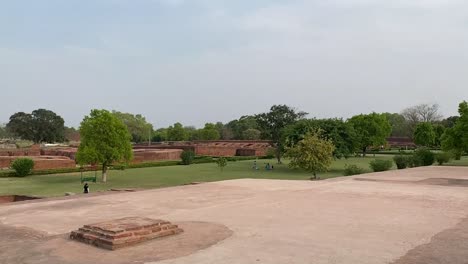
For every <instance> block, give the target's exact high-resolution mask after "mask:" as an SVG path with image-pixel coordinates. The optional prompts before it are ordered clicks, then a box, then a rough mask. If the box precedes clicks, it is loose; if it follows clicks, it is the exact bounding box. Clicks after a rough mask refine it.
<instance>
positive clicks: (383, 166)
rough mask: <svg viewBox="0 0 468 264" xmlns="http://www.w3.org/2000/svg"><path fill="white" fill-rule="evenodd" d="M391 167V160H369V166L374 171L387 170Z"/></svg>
mask: <svg viewBox="0 0 468 264" xmlns="http://www.w3.org/2000/svg"><path fill="white" fill-rule="evenodd" d="M392 167H393V161H391V160H381V159H376V160H373V161H371V162H370V168H371V169H372V170H373V171H374V172H379V171H388V170H390V169H391V168H392Z"/></svg>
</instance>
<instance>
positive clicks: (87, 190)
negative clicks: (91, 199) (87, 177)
mask: <svg viewBox="0 0 468 264" xmlns="http://www.w3.org/2000/svg"><path fill="white" fill-rule="evenodd" d="M83 193H89V185H88V183H85V185H84V186H83Z"/></svg>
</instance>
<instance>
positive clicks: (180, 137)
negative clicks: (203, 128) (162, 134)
mask: <svg viewBox="0 0 468 264" xmlns="http://www.w3.org/2000/svg"><path fill="white" fill-rule="evenodd" d="M188 139H189V134H188V132H187V130H186V129H185V128H184V126H183V125H182V124H181V123H175V124H174V125H173V126H170V127H168V128H167V140H169V141H185V140H188Z"/></svg>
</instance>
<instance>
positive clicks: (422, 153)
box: [414, 148, 435, 166]
mask: <svg viewBox="0 0 468 264" xmlns="http://www.w3.org/2000/svg"><path fill="white" fill-rule="evenodd" d="M414 158H415V159H417V160H418V161H419V165H420V166H431V165H432V164H434V161H435V155H434V153H432V151H430V150H428V149H426V148H420V149H418V150H416V151H415V152H414Z"/></svg>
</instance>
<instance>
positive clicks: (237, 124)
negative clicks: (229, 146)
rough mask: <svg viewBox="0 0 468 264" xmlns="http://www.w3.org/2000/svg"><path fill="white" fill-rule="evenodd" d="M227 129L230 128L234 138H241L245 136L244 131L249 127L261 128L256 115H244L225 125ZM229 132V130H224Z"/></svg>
mask: <svg viewBox="0 0 468 264" xmlns="http://www.w3.org/2000/svg"><path fill="white" fill-rule="evenodd" d="M225 128H226V129H228V130H230V134H231V135H232V138H233V139H237V140H241V139H245V138H244V131H246V130H248V129H259V126H258V124H257V119H256V117H255V116H249V115H247V116H242V117H241V118H239V119H238V120H237V119H236V120H232V121H231V122H229V123H227V124H226V126H225ZM224 133H229V132H224Z"/></svg>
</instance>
